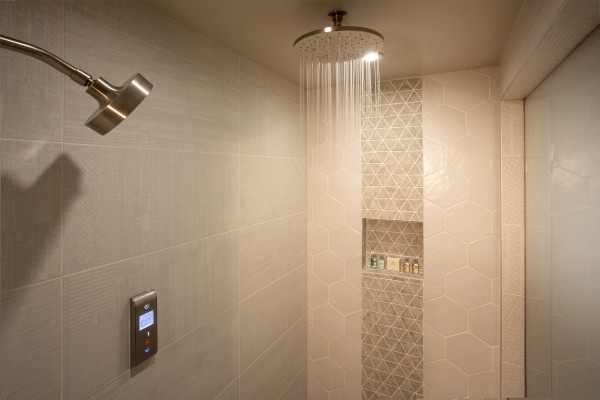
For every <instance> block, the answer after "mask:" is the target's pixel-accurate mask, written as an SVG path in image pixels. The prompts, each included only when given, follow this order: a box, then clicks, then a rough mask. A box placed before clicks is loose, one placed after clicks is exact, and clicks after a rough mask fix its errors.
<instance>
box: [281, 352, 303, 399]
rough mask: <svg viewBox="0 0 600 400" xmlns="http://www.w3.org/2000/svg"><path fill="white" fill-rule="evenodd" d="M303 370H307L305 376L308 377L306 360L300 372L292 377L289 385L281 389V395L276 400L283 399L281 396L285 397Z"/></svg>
mask: <svg viewBox="0 0 600 400" xmlns="http://www.w3.org/2000/svg"><path fill="white" fill-rule="evenodd" d="M305 369H306V370H307V375H308V360H307V361H306V362H305V363H304V364H303V365H302V368H300V371H299V372H298V373H297V374H296V375H294V377H293V378H292V379H291V381H290V383H289V384H288V385H287V386H286V387H285V388H284V389H283V393H282V394H281V396H280V397H279V398H278V400H281V399H282V398H283V395H285V393H286V392H287V391H288V389H289V388H290V387H291V386H292V385H293V384H294V382H296V379H298V377H299V376H300V375H301V374H302V372H303V371H304V370H305Z"/></svg>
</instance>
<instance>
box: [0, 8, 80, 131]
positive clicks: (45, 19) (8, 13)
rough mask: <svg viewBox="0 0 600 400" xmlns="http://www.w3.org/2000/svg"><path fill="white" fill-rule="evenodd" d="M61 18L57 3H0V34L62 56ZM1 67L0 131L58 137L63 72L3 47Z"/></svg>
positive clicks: (60, 126)
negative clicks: (0, 116)
mask: <svg viewBox="0 0 600 400" xmlns="http://www.w3.org/2000/svg"><path fill="white" fill-rule="evenodd" d="M63 19H64V18H63V10H62V4H61V3H60V2H56V3H51V2H41V1H36V2H27V3H24V2H3V3H2V4H0V30H2V34H3V35H6V36H10V37H13V38H15V39H18V40H23V41H25V42H29V43H31V44H33V45H36V46H39V47H42V48H44V49H46V50H48V51H50V52H52V53H54V54H56V55H57V56H59V57H61V56H63V46H62V43H63V40H62V38H63ZM31 21H36V23H31ZM0 71H1V72H0V115H2V118H1V119H0V134H1V136H2V137H3V138H14V139H33V140H50V141H61V140H62V128H63V124H62V104H63V101H62V100H63V94H62V91H63V77H62V75H61V74H60V73H59V72H57V71H55V70H53V69H52V68H49V67H48V66H47V65H45V64H43V63H40V62H38V61H36V60H34V59H32V58H30V57H26V56H24V55H22V54H17V53H13V52H10V51H5V50H3V54H2V58H0ZM71 84H72V83H70V82H67V85H71ZM73 85H74V84H73ZM25 104H26V105H27V106H26V107H24V106H23V105H25Z"/></svg>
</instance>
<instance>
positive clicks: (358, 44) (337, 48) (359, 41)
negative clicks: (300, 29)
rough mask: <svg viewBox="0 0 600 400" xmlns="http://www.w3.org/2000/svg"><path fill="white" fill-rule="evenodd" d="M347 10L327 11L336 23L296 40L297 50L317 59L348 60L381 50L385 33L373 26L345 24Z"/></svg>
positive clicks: (325, 60)
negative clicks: (374, 28)
mask: <svg viewBox="0 0 600 400" xmlns="http://www.w3.org/2000/svg"><path fill="white" fill-rule="evenodd" d="M346 15H347V13H346V12H345V11H342V10H335V11H332V12H330V13H329V14H328V16H329V17H330V18H331V20H332V22H333V26H328V27H326V28H323V29H317V30H315V31H311V32H308V33H306V34H304V35H302V36H300V37H299V38H298V39H296V41H295V42H294V52H295V53H296V54H297V55H299V56H301V57H305V58H310V59H312V60H315V61H323V62H328V61H349V60H356V59H360V58H362V57H364V56H365V55H366V54H368V53H379V50H381V48H382V47H383V35H382V34H381V33H379V32H377V31H375V30H373V29H369V28H362V27H359V26H342V21H343V19H344V16H346Z"/></svg>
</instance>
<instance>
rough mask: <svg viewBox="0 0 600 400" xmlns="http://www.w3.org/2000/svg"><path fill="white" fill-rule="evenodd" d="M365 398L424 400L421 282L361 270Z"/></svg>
mask: <svg viewBox="0 0 600 400" xmlns="http://www.w3.org/2000/svg"><path fill="white" fill-rule="evenodd" d="M363 308H364V311H363V343H362V351H363V399H365V400H371V399H390V400H391V399H394V400H408V399H420V398H422V397H423V280H422V279H419V278H410V277H407V276H400V275H396V274H383V273H381V272H379V273H377V272H367V271H364V272H363Z"/></svg>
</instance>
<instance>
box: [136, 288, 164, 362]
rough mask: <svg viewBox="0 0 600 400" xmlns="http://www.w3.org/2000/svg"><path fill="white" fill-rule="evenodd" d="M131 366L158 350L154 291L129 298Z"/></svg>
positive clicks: (156, 310)
mask: <svg viewBox="0 0 600 400" xmlns="http://www.w3.org/2000/svg"><path fill="white" fill-rule="evenodd" d="M129 315H130V320H131V322H130V328H129V330H130V334H131V344H130V349H131V356H130V358H131V367H132V368H133V367H135V366H136V365H138V364H139V363H141V362H142V361H144V360H147V359H148V358H150V357H152V356H153V355H155V354H156V351H157V350H158V308H157V298H156V291H154V290H149V291H147V292H144V293H140V294H138V295H135V296H133V297H132V298H130V299H129Z"/></svg>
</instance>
